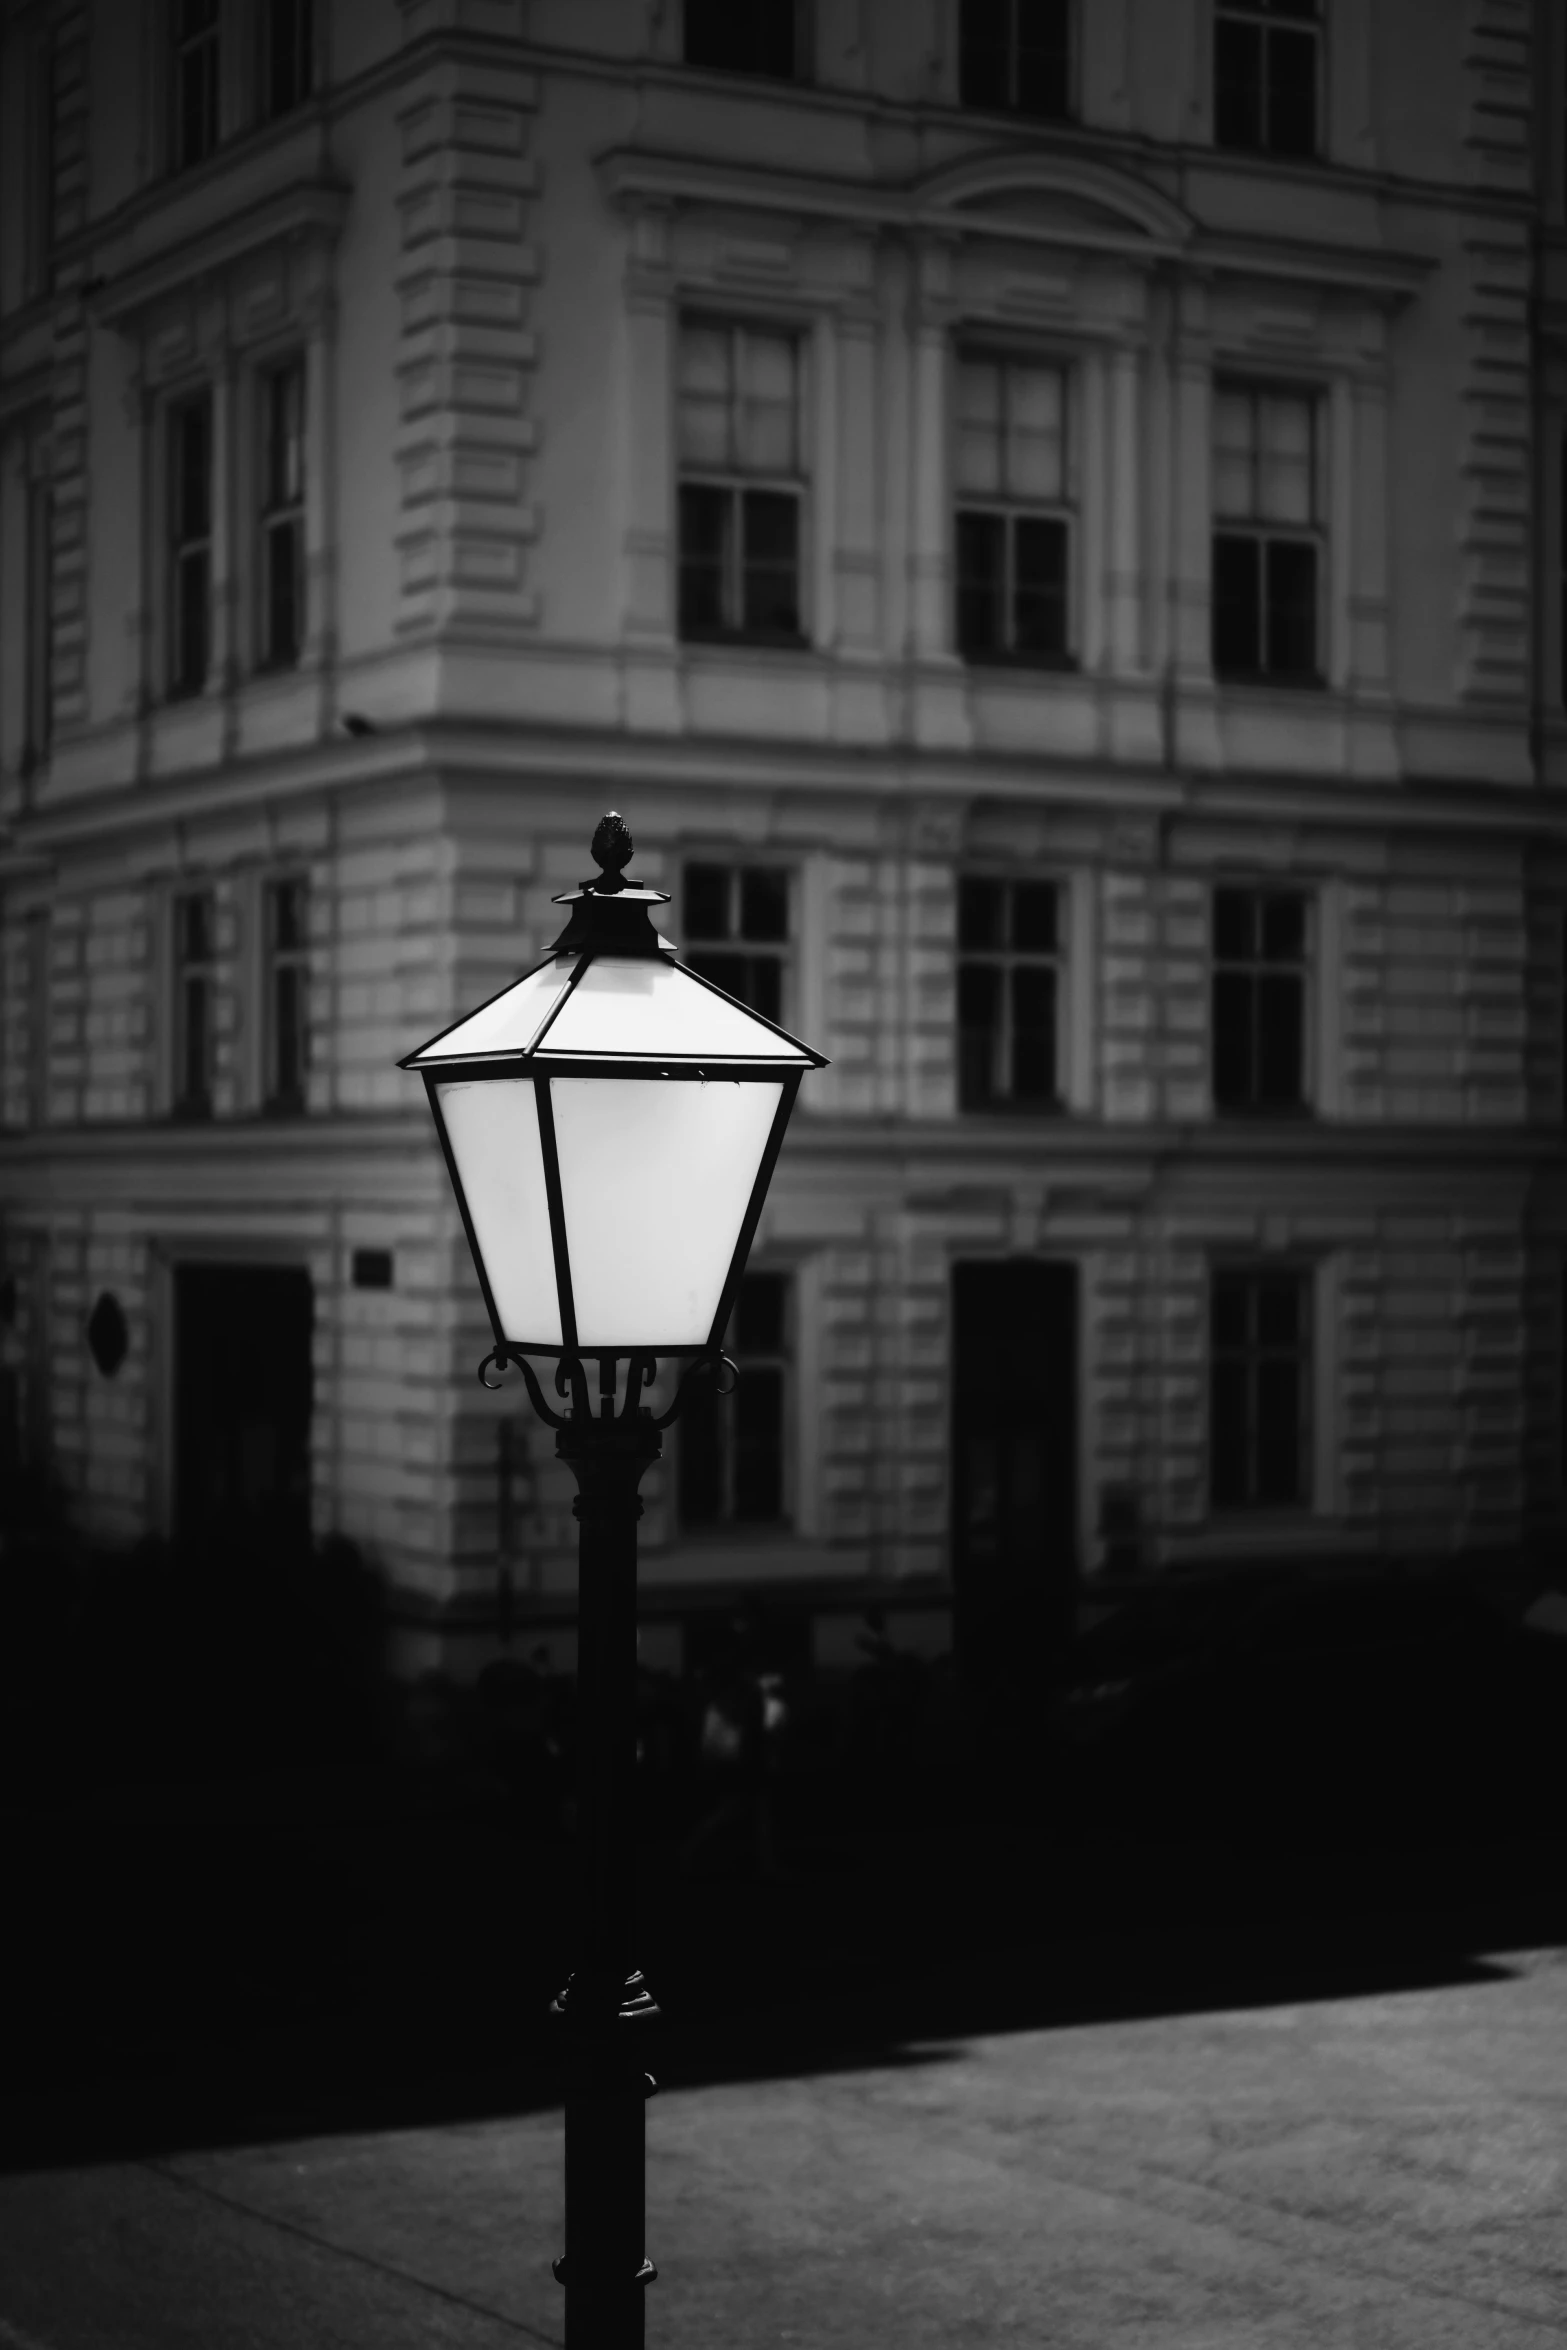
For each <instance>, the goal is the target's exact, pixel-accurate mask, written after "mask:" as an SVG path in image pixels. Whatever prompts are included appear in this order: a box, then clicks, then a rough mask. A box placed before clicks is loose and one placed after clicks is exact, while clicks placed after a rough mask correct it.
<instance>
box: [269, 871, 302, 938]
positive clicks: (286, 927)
mask: <svg viewBox="0 0 1567 2350" xmlns="http://www.w3.org/2000/svg"><path fill="white" fill-rule="evenodd" d="M304 943H305V889H304V884H303V882H299V881H279V882H274V884H273V887H272V944H273V945H274V946H275V947H281V948H285V949H286V948H288V947H302V946H303V945H304Z"/></svg>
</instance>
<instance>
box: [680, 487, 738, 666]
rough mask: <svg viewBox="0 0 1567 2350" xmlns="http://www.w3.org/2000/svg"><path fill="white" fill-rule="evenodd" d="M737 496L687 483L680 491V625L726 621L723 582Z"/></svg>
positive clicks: (696, 626) (687, 627)
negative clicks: (735, 497)
mask: <svg viewBox="0 0 1567 2350" xmlns="http://www.w3.org/2000/svg"><path fill="white" fill-rule="evenodd" d="M733 527H734V499H733V496H732V495H731V493H730V492H729V491H728V490H718V489H706V488H697V487H693V486H691V485H687V486H686V487H684V488H682V490H681V492H680V626H681V628H682V629H685V630H690V629H718V628H722V627H723V625H724V582H725V579H726V577H727V574H728V570H729V539H730V532H731V530H732V529H733Z"/></svg>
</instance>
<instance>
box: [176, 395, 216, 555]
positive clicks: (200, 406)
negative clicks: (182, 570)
mask: <svg viewBox="0 0 1567 2350" xmlns="http://www.w3.org/2000/svg"><path fill="white" fill-rule="evenodd" d="M210 423H211V407H210V404H209V403H208V402H207V401H206V400H205V399H201V400H191V401H188V402H187V403H186V404H185V406H184V407H181V408H176V409H175V410H174V411H173V412H172V414H171V416H170V419H169V437H170V442H171V460H170V476H171V488H172V492H173V506H174V532H175V536H176V538H177V539H180V540H185V539H196V538H204V537H205V536H206V534H207V531H208V529H209V528H210V526H211V517H212V444H211V434H210V430H209V427H210Z"/></svg>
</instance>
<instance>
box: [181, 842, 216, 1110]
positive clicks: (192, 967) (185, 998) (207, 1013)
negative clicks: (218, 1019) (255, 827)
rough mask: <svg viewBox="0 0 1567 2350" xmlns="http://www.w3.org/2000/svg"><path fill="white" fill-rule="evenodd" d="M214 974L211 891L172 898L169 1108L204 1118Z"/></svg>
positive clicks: (207, 1098)
mask: <svg viewBox="0 0 1567 2350" xmlns="http://www.w3.org/2000/svg"><path fill="white" fill-rule="evenodd" d="M215 975H216V969H215V956H214V951H213V924H212V893H211V891H210V890H204V889H202V890H187V891H184V892H183V893H182V894H181V895H180V896H179V897H177V898H176V899H175V900H174V1088H173V1091H174V1108H175V1110H176V1111H177V1112H178V1113H179V1114H180V1115H181V1116H183V1117H187V1118H204V1117H206V1116H208V1115H209V1114H210V1112H211V1109H212V997H213V985H214V979H215Z"/></svg>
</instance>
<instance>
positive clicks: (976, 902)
mask: <svg viewBox="0 0 1567 2350" xmlns="http://www.w3.org/2000/svg"><path fill="white" fill-rule="evenodd" d="M1005 910H1006V883H1005V882H1003V881H987V880H985V879H984V878H983V877H982V876H980V875H978V874H974V873H965V874H964V875H963V876H962V878H961V879H960V880H959V882H958V944H959V946H960V947H999V946H1000V945H1001V944H1002V937H1003V933H1002V927H1001V926H1002V917H1003V915H1004V913H1005Z"/></svg>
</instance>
